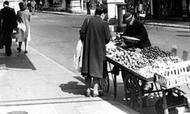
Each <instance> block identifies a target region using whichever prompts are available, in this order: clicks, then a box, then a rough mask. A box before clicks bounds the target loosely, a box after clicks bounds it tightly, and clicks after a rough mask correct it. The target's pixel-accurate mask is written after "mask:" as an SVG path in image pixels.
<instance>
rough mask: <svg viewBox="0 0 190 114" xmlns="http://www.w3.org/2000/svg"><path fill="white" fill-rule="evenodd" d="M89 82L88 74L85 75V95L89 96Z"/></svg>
mask: <svg viewBox="0 0 190 114" xmlns="http://www.w3.org/2000/svg"><path fill="white" fill-rule="evenodd" d="M91 82H92V79H91V77H90V76H86V77H85V83H86V87H87V89H86V96H87V97H89V96H90V88H91Z"/></svg>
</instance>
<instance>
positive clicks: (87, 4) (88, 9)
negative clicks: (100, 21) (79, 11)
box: [86, 0, 91, 15]
mask: <svg viewBox="0 0 190 114" xmlns="http://www.w3.org/2000/svg"><path fill="white" fill-rule="evenodd" d="M90 7H91V3H90V0H87V1H86V10H87V15H90V14H91V12H90Z"/></svg>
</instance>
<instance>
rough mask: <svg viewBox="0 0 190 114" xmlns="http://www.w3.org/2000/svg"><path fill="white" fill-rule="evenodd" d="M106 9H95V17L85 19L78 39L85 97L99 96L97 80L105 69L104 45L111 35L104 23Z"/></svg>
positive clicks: (106, 24)
mask: <svg viewBox="0 0 190 114" xmlns="http://www.w3.org/2000/svg"><path fill="white" fill-rule="evenodd" d="M106 14H107V9H104V8H103V7H97V8H96V10H95V16H93V17H91V18H86V19H85V20H84V22H83V25H82V27H81V29H80V38H81V40H82V41H83V44H84V48H83V59H82V70H81V74H82V75H83V76H84V77H85V81H86V86H87V90H86V95H87V96H90V95H91V90H93V91H92V96H93V97H96V96H98V95H99V91H98V89H99V85H98V84H99V80H100V79H101V78H103V70H104V67H105V64H104V61H105V59H106V58H105V55H106V51H105V50H106V47H105V45H106V44H107V43H108V42H109V41H110V38H111V34H110V31H109V27H108V23H107V22H106V21H104V18H105V17H106ZM91 83H92V84H93V87H92V88H93V89H91Z"/></svg>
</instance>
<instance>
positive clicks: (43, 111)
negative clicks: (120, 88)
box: [0, 41, 139, 114]
mask: <svg viewBox="0 0 190 114" xmlns="http://www.w3.org/2000/svg"><path fill="white" fill-rule="evenodd" d="M16 47H17V44H16V43H15V42H14V41H13V45H12V51H13V54H12V55H11V56H5V54H4V49H0V60H1V61H0V82H1V83H0V93H1V94H0V114H63V113H65V114H105V113H109V114H113V113H115V114H139V113H138V112H136V111H134V110H133V109H131V108H129V107H128V106H126V105H125V103H124V102H123V103H122V100H121V98H122V94H121V92H120V94H119V95H118V97H117V98H116V99H114V97H113V91H112V90H111V91H110V94H109V95H106V96H104V97H96V98H92V97H85V96H84V92H85V84H84V79H83V78H82V77H81V76H80V75H79V74H77V73H73V72H71V71H69V70H67V69H66V68H65V67H64V66H61V65H60V64H58V63H56V62H55V61H53V60H51V59H50V58H48V57H47V56H45V55H43V54H41V53H40V52H39V51H38V50H35V49H34V48H32V47H30V46H29V49H28V52H29V53H27V54H25V53H24V52H21V53H20V54H19V53H17V51H16ZM120 85H122V84H120Z"/></svg>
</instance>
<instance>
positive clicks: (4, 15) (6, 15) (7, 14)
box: [0, 1, 17, 56]
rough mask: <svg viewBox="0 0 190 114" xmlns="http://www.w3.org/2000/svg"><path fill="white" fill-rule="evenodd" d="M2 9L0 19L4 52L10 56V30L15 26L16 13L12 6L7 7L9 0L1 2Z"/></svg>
mask: <svg viewBox="0 0 190 114" xmlns="http://www.w3.org/2000/svg"><path fill="white" fill-rule="evenodd" d="M3 7H4V8H3V9H1V11H0V21H1V26H2V32H3V39H4V44H5V54H6V55H7V56H10V55H11V54H12V51H11V45H12V37H11V35H12V32H13V29H14V28H16V27H17V22H16V13H15V10H14V9H13V8H10V7H9V2H8V1H5V2H3Z"/></svg>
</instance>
